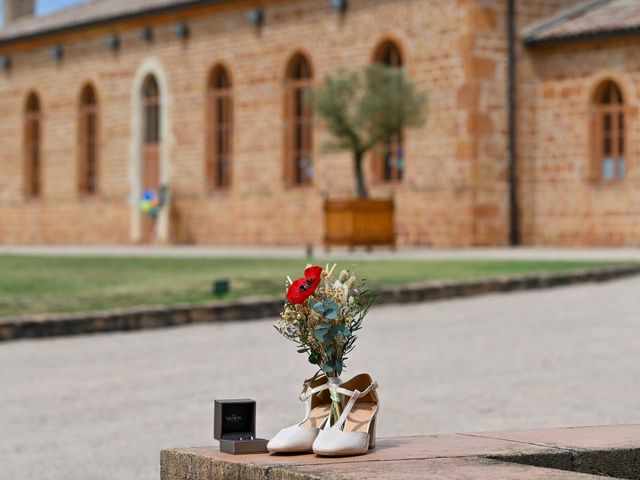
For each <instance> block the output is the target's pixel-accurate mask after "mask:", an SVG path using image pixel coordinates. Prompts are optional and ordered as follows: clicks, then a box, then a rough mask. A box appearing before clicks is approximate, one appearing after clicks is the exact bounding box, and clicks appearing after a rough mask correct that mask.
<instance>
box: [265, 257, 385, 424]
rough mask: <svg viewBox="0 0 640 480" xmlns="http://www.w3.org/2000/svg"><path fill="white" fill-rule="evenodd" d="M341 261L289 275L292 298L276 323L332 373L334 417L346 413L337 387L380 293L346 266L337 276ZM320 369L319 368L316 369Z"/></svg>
mask: <svg viewBox="0 0 640 480" xmlns="http://www.w3.org/2000/svg"><path fill="white" fill-rule="evenodd" d="M335 269H336V265H333V266H332V267H331V268H329V265H327V266H326V267H325V268H324V269H323V268H322V267H319V266H307V268H306V269H305V271H304V277H303V278H299V279H297V280H291V278H289V277H287V285H286V286H287V300H286V302H285V305H284V309H283V311H282V313H281V314H280V319H279V320H278V321H277V322H276V323H275V325H274V326H275V328H276V330H278V332H280V334H281V335H283V336H284V337H285V338H287V339H289V340H291V341H293V342H295V343H296V345H297V346H298V352H299V353H304V354H305V355H307V357H308V359H309V362H310V363H312V364H314V365H317V366H318V367H319V369H320V371H321V372H324V374H326V376H327V377H328V382H329V391H330V395H331V417H332V422H335V421H337V420H338V418H339V417H340V415H341V399H340V395H339V394H338V393H337V391H336V387H337V385H339V384H340V383H341V381H340V378H339V377H340V375H341V373H342V371H343V369H344V368H345V360H347V354H349V352H351V350H353V348H354V346H355V341H356V338H357V336H356V334H355V333H356V332H357V331H358V330H360V329H361V328H362V321H363V319H364V317H365V315H366V314H367V312H368V311H369V308H370V307H371V305H372V304H373V302H374V301H375V294H374V293H373V292H371V291H370V290H367V289H366V287H365V282H364V281H363V280H361V279H358V278H356V276H355V275H353V272H351V271H348V270H342V271H341V272H340V274H339V275H338V276H337V278H336V277H334V275H333V273H334V271H335ZM316 375H317V374H316Z"/></svg>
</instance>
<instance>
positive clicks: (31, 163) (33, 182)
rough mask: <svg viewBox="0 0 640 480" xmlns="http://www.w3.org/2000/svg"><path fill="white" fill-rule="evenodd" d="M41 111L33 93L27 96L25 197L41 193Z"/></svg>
mask: <svg viewBox="0 0 640 480" xmlns="http://www.w3.org/2000/svg"><path fill="white" fill-rule="evenodd" d="M41 141H42V112H41V110H40V99H39V98H38V96H37V95H36V94H35V93H31V94H30V95H29V96H28V97H27V104H26V109H25V116H24V192H25V196H26V197H27V198H37V197H39V196H40V195H41V194H42V158H41V148H40V147H41Z"/></svg>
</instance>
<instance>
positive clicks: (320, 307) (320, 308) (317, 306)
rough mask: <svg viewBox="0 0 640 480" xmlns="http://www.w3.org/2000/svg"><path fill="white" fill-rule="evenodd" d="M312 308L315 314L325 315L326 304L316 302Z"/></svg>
mask: <svg viewBox="0 0 640 480" xmlns="http://www.w3.org/2000/svg"><path fill="white" fill-rule="evenodd" d="M311 308H312V310H313V311H314V312H316V313H319V314H320V315H322V314H323V313H324V304H323V303H322V302H314V303H313V305H311Z"/></svg>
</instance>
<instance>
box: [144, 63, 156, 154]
mask: <svg viewBox="0 0 640 480" xmlns="http://www.w3.org/2000/svg"><path fill="white" fill-rule="evenodd" d="M142 108H143V110H144V111H143V115H144V143H145V144H146V145H154V144H157V143H159V142H160V98H159V90H158V82H157V81H156V79H155V77H154V76H153V75H147V78H146V79H145V81H144V83H143V85H142Z"/></svg>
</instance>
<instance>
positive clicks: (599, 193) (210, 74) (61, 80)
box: [0, 0, 640, 247]
mask: <svg viewBox="0 0 640 480" xmlns="http://www.w3.org/2000/svg"><path fill="white" fill-rule="evenodd" d="M4 7H5V25H4V27H3V29H2V30H0V113H1V116H0V168H1V175H0V242H1V243H5V244H16V243H23V244H24V243H74V244H81V243H82V244H98V243H100V244H109V243H132V242H173V243H202V244H271V245H277V244H290V245H298V244H318V243H320V242H321V241H322V238H323V202H324V199H326V198H340V197H347V196H350V195H353V174H352V165H351V162H350V158H349V154H348V153H326V152H325V151H324V150H323V149H322V144H323V143H324V142H325V140H327V134H326V132H324V131H323V128H322V125H321V124H320V123H313V122H312V118H311V116H310V114H309V112H308V111H307V109H306V108H304V106H303V105H302V104H300V100H299V99H300V93H301V92H303V91H304V90H305V89H306V88H308V87H309V86H311V85H314V84H318V83H320V82H321V81H322V79H323V77H324V76H325V75H326V74H327V73H331V72H335V71H337V70H339V69H353V68H360V67H364V66H366V65H368V64H371V63H373V62H382V63H386V64H389V65H392V66H398V67H401V68H403V69H405V71H406V73H407V75H408V76H409V77H410V78H411V79H412V80H413V81H414V82H416V84H417V85H418V86H419V87H420V88H421V89H424V90H426V91H427V92H428V95H429V108H428V120H427V122H426V123H425V124H424V125H423V126H422V127H419V128H417V129H412V130H409V131H407V132H406V133H405V134H404V135H403V145H402V146H401V147H400V148H398V150H397V151H396V152H390V154H389V155H387V156H386V157H382V158H373V157H372V158H370V159H368V160H367V164H368V167H367V181H368V184H369V185H370V190H371V193H372V196H374V197H380V198H389V197H391V198H393V199H394V201H395V207H396V215H395V223H396V230H397V236H398V244H399V245H428V246H438V247H446V246H472V245H508V244H510V243H512V242H520V243H523V244H528V245H560V244H561V245H636V244H638V243H640V193H639V192H640V189H639V187H640V169H639V168H638V166H639V165H638V157H639V155H640V151H639V149H640V147H639V146H638V145H637V142H634V140H633V139H634V138H635V137H636V136H638V135H639V134H640V132H638V129H639V128H640V126H639V125H637V122H636V117H637V111H638V108H637V102H638V95H640V90H639V87H640V48H638V47H640V3H639V2H637V1H634V0H595V1H594V0H591V1H587V2H585V1H584V0H446V1H445V0H348V1H337V0H262V1H258V0H235V1H230V0H227V1H224V0H136V1H131V0H94V1H92V2H89V3H85V4H80V5H77V6H75V7H71V8H68V9H66V10H62V11H59V12H57V13H54V14H50V15H47V16H42V17H36V16H34V14H33V12H34V5H33V0H5V1H4ZM161 186H165V187H167V188H168V190H169V192H170V195H169V198H170V201H169V204H168V206H167V207H166V208H163V209H162V210H161V214H160V215H159V217H158V219H157V220H155V221H152V220H150V219H149V217H148V216H146V215H144V214H142V213H141V212H140V208H139V199H140V196H141V194H142V192H143V190H145V189H148V188H151V189H157V188H159V187H161Z"/></svg>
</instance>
